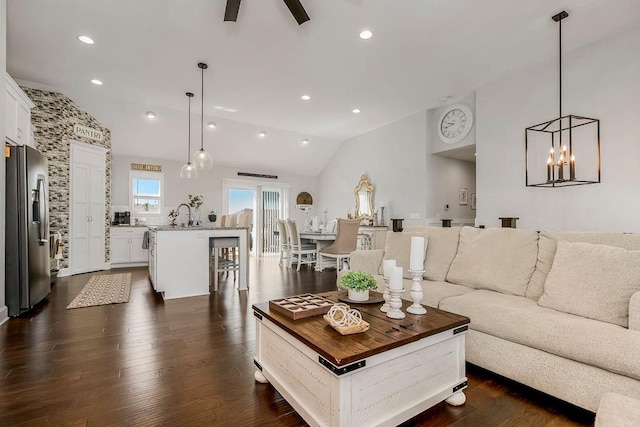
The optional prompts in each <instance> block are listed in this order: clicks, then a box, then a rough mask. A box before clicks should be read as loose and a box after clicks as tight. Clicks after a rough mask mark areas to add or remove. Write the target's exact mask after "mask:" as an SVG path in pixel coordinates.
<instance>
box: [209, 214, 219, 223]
mask: <svg viewBox="0 0 640 427" xmlns="http://www.w3.org/2000/svg"><path fill="white" fill-rule="evenodd" d="M208 218H209V221H210V222H216V219H218V217H217V216H216V214H209V216H208Z"/></svg>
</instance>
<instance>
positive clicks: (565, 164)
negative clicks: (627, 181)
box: [524, 11, 600, 188]
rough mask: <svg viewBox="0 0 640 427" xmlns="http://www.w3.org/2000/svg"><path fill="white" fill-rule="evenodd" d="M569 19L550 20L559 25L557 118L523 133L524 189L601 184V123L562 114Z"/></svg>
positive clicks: (562, 15) (564, 15) (562, 16)
mask: <svg viewBox="0 0 640 427" xmlns="http://www.w3.org/2000/svg"><path fill="white" fill-rule="evenodd" d="M568 17H569V14H568V13H567V12H566V11H562V12H560V13H558V14H556V15H554V16H552V17H551V19H553V21H554V22H557V23H558V86H559V99H558V118H556V119H553V120H549V121H547V122H544V123H540V124H537V125H534V126H529V127H528V128H526V129H525V140H524V144H525V162H526V166H525V184H526V186H527V187H550V188H557V187H568V186H573V185H585V184H598V183H599V182H600V120H598V119H592V118H589V117H584V116H578V115H574V114H567V115H564V116H563V112H562V21H563V20H564V19H566V18H568ZM578 162H580V164H579V165H578V166H580V167H576V163H578Z"/></svg>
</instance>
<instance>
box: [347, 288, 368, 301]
mask: <svg viewBox="0 0 640 427" xmlns="http://www.w3.org/2000/svg"><path fill="white" fill-rule="evenodd" d="M349 299H350V300H351V301H367V300H368V299H369V289H367V290H366V291H356V290H355V289H351V288H349Z"/></svg>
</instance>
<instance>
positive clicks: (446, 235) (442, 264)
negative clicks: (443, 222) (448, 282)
mask: <svg viewBox="0 0 640 427" xmlns="http://www.w3.org/2000/svg"><path fill="white" fill-rule="evenodd" d="M404 232H420V233H424V234H426V235H427V236H428V238H429V244H428V245H427V257H426V258H425V261H424V274H423V275H422V277H424V278H425V279H427V280H435V281H444V280H445V279H446V278H447V273H448V272H449V268H450V267H451V263H452V262H453V259H454V258H455V257H456V253H457V251H458V241H459V240H460V228H459V227H446V228H443V227H406V228H405V229H404Z"/></svg>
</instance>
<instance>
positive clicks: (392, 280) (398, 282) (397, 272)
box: [389, 267, 404, 290]
mask: <svg viewBox="0 0 640 427" xmlns="http://www.w3.org/2000/svg"><path fill="white" fill-rule="evenodd" d="M389 270H390V273H389V289H394V290H402V289H403V288H404V286H403V285H402V267H391V268H390V269H389Z"/></svg>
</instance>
